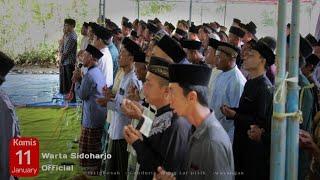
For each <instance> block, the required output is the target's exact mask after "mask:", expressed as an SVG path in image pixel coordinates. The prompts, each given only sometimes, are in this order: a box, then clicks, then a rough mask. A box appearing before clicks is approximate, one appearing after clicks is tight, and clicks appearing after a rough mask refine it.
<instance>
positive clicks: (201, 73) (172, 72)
mask: <svg viewBox="0 0 320 180" xmlns="http://www.w3.org/2000/svg"><path fill="white" fill-rule="evenodd" d="M211 72H212V70H211V68H209V67H207V66H203V65H196V64H170V65H169V82H172V83H181V84H191V85H199V86H208V83H209V80H210V77H211Z"/></svg>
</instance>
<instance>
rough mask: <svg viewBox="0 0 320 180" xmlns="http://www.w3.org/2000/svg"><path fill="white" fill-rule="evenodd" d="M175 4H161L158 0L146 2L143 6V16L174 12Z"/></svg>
mask: <svg viewBox="0 0 320 180" xmlns="http://www.w3.org/2000/svg"><path fill="white" fill-rule="evenodd" d="M174 6H175V4H172V3H168V2H159V1H156V0H153V1H150V2H146V3H144V4H143V6H142V8H141V9H142V12H141V15H142V16H157V15H159V14H162V13H167V12H170V11H172V9H173V7H174Z"/></svg>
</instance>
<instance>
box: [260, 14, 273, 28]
mask: <svg viewBox="0 0 320 180" xmlns="http://www.w3.org/2000/svg"><path fill="white" fill-rule="evenodd" d="M261 19H262V20H261V24H262V26H263V27H274V26H275V25H276V24H275V20H274V11H267V10H264V11H263V12H262V13H261Z"/></svg>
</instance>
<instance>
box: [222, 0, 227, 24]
mask: <svg viewBox="0 0 320 180" xmlns="http://www.w3.org/2000/svg"><path fill="white" fill-rule="evenodd" d="M227 3H228V0H225V2H224V16H223V25H224V26H226V19H227Z"/></svg>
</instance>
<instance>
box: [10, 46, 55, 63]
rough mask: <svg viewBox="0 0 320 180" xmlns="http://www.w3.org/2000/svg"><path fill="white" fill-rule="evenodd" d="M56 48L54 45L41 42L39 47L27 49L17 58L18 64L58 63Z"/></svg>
mask: <svg viewBox="0 0 320 180" xmlns="http://www.w3.org/2000/svg"><path fill="white" fill-rule="evenodd" d="M56 49H57V48H55V47H54V46H51V45H47V44H40V45H39V47H38V48H35V49H32V50H30V51H25V52H24V53H22V54H19V55H18V56H17V58H16V63H17V64H20V65H21V64H39V65H45V64H54V63H56V54H57V52H56Z"/></svg>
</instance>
